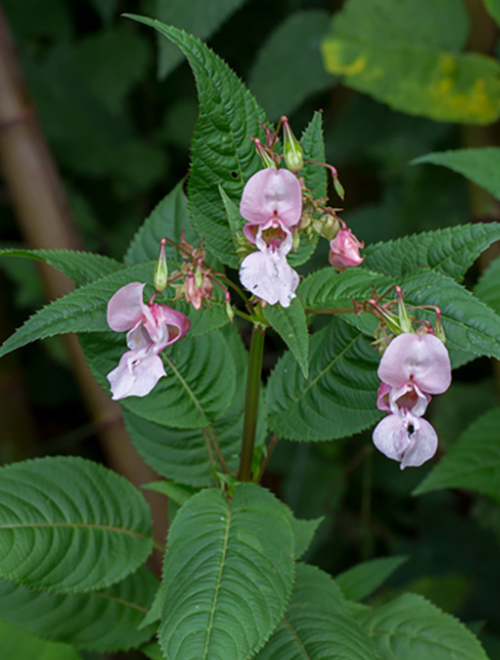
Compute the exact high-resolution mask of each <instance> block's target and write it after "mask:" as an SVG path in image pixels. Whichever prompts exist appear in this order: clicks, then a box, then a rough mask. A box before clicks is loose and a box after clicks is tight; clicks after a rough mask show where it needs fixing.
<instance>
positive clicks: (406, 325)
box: [396, 286, 413, 332]
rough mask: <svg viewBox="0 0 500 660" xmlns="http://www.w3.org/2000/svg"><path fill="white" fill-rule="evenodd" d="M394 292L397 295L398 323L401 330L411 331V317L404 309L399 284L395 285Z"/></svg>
mask: <svg viewBox="0 0 500 660" xmlns="http://www.w3.org/2000/svg"><path fill="white" fill-rule="evenodd" d="M396 293H397V296H398V313H399V325H400V326H401V332H413V326H412V323H411V318H410V315H409V314H408V310H407V309H406V305H405V301H404V298H403V293H402V291H401V287H399V286H397V287H396Z"/></svg>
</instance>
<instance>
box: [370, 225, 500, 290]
mask: <svg viewBox="0 0 500 660" xmlns="http://www.w3.org/2000/svg"><path fill="white" fill-rule="evenodd" d="M499 239H500V224H499V223H497V222H491V223H487V224H482V223H477V224H473V225H459V226H457V227H446V228H445V229H438V230H436V231H429V232H423V233H421V234H414V235H413V236H405V237H404V238H398V239H397V240H395V241H388V242H386V243H376V244H375V245H370V246H368V247H367V248H366V250H365V252H364V254H365V260H364V262H363V267H364V268H371V269H372V270H376V271H380V272H381V273H385V274H386V275H392V276H394V277H401V276H402V275H406V274H407V273H410V272H411V271H413V270H416V269H417V268H432V269H434V270H437V271H439V272H441V273H444V274H445V275H449V276H450V277H453V278H454V279H456V280H458V281H461V280H462V279H463V278H464V275H465V273H466V272H467V270H468V269H469V268H470V266H472V264H473V263H474V262H475V260H476V259H477V258H478V256H479V255H480V254H481V252H483V251H484V250H486V248H487V247H489V246H490V245H491V244H492V243H493V242H494V241H497V240H499Z"/></svg>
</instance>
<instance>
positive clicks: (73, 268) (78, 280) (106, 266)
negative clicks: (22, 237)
mask: <svg viewBox="0 0 500 660" xmlns="http://www.w3.org/2000/svg"><path fill="white" fill-rule="evenodd" d="M0 257H23V258H25V259H33V260H34V261H41V262H43V263H46V264H49V265H50V266H53V267H54V268H57V270H59V271H61V273H64V274H65V275H67V276H68V277H71V279H72V280H73V282H74V283H75V284H76V285H77V286H81V285H83V284H88V283H89V282H93V281H94V280H97V279H99V278H100V277H104V276H105V275H110V274H111V273H114V272H115V271H117V270H120V268H123V266H122V264H121V263H119V262H118V261H115V260H114V259H110V258H109V257H103V256H102V255H100V254H92V253H91V252H75V251H74V250H17V249H16V250H14V249H6V250H0Z"/></svg>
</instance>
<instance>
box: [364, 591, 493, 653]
mask: <svg viewBox="0 0 500 660" xmlns="http://www.w3.org/2000/svg"><path fill="white" fill-rule="evenodd" d="M357 618H358V620H359V621H360V623H361V625H362V626H363V628H364V630H365V631H366V632H367V634H368V635H369V636H370V637H371V638H372V639H373V641H374V642H375V644H376V645H377V647H378V649H379V651H380V654H381V656H382V658H384V660H402V659H403V658H404V660H452V659H453V660H488V658H487V657H486V654H485V652H484V651H483V649H482V648H481V644H480V643H479V642H478V640H477V639H476V637H474V635H473V634H472V633H471V632H470V631H469V630H468V629H467V628H466V627H465V626H464V625H463V624H462V623H460V622H459V621H458V620H457V619H455V618H454V617H452V616H450V615H449V614H445V613H444V612H442V611H441V610H440V609H438V608H437V607H435V606H434V605H432V603H429V601H427V600H426V599H425V598H423V597H422V596H417V595H416V594H404V595H403V596H400V597H399V598H397V599H396V600H393V601H392V602H390V603H388V604H387V605H383V606H382V607H377V608H374V609H367V610H364V611H361V612H359V613H358V615H357Z"/></svg>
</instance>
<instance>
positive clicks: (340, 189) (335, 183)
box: [333, 176, 345, 199]
mask: <svg viewBox="0 0 500 660" xmlns="http://www.w3.org/2000/svg"><path fill="white" fill-rule="evenodd" d="M333 187H334V188H335V192H336V193H337V195H338V196H339V197H340V199H344V195H345V190H344V186H343V185H342V184H341V183H340V181H339V178H338V176H334V177H333Z"/></svg>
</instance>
